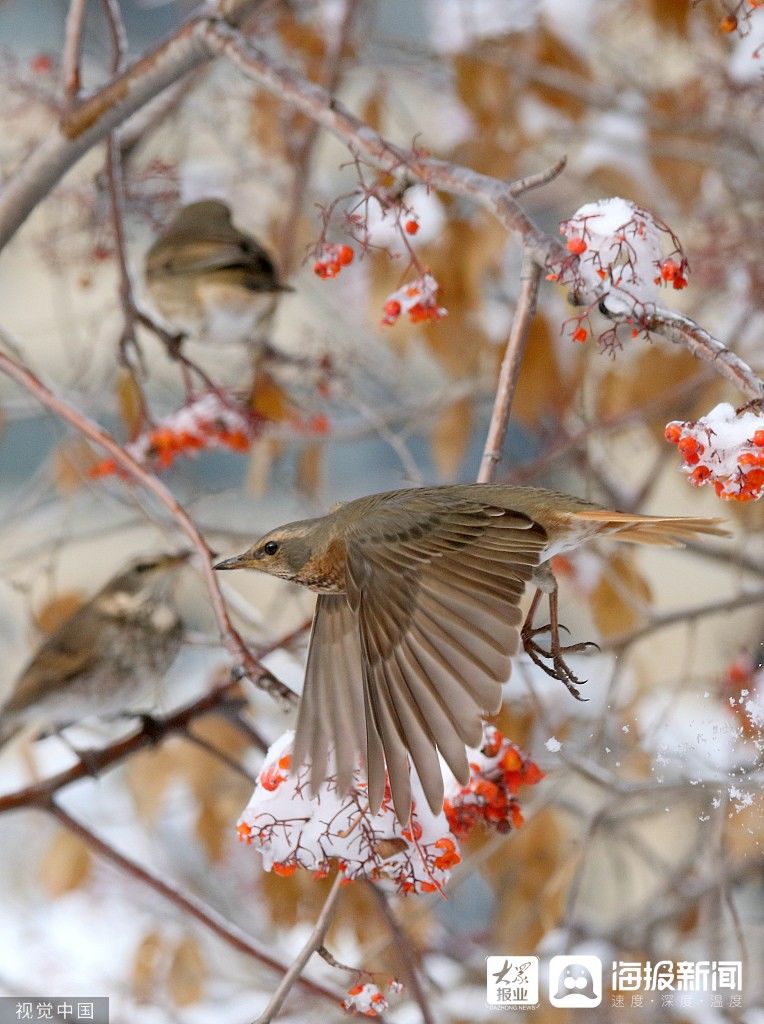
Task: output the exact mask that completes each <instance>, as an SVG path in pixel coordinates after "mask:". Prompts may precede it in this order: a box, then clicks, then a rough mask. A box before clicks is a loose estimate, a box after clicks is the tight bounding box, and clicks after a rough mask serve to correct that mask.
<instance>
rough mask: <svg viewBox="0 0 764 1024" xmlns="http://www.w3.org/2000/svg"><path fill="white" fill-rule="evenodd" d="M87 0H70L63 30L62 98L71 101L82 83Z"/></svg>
mask: <svg viewBox="0 0 764 1024" xmlns="http://www.w3.org/2000/svg"><path fill="white" fill-rule="evenodd" d="M87 2H88V0H70V2H69V10H68V11H67V15H66V29H65V31H64V52H63V56H62V59H61V65H62V71H63V76H62V82H63V87H64V99H65V101H66V102H67V103H73V102H74V100H75V99H76V98H77V94H78V93H79V91H80V87H81V85H82V81H81V77H80V56H81V50H82V29H83V27H84V24H85V9H86V8H87Z"/></svg>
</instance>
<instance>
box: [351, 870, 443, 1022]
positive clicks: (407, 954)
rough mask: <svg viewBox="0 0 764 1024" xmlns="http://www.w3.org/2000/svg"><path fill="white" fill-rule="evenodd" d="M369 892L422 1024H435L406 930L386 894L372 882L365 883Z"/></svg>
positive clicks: (415, 954) (417, 957)
mask: <svg viewBox="0 0 764 1024" xmlns="http://www.w3.org/2000/svg"><path fill="white" fill-rule="evenodd" d="M367 884H368V886H369V888H370V889H371V891H372V892H373V894H374V896H375V898H376V900H377V903H378V904H379V909H380V910H381V911H382V916H383V917H384V919H385V921H386V923H387V927H388V928H389V929H390V937H391V940H392V942H393V944H394V945H395V947H396V949H397V951H398V953H399V955H400V958H401V963H402V964H403V969H404V971H405V973H406V982H407V984H408V985H409V987H410V989H411V993H412V995H413V996H414V999H416V1001H417V1005H418V1006H419V1009H420V1011H421V1014H422V1024H435V1018H434V1017H433V1015H432V1007H431V1006H430V1003H429V1001H428V999H427V994H426V993H425V990H424V987H423V985H422V982H421V979H420V977H419V970H418V962H419V956H418V955H417V951H416V950H415V949H414V948H413V944H412V942H411V939H410V938H409V936H408V934H407V933H406V930H405V929H404V928H403V927H402V925H401V923H400V922H399V921H398V918H397V917H396V916H395V913H394V911H393V908H392V907H391V906H390V900H389V899H388V898H387V894H386V893H385V892H383V890H382V889H381V888H380V887H379V886H378V885H375V883H374V882H371V881H370V882H368V883H367Z"/></svg>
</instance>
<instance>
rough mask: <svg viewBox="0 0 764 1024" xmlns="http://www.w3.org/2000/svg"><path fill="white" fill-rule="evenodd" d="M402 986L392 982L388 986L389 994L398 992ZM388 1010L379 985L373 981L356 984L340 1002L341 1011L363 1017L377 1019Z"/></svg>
mask: <svg viewBox="0 0 764 1024" xmlns="http://www.w3.org/2000/svg"><path fill="white" fill-rule="evenodd" d="M401 988H402V986H401V984H400V982H396V981H393V983H392V984H391V985H390V991H391V992H399V991H400V990H401ZM387 1008H388V1002H387V1000H386V999H385V997H384V995H383V994H382V991H381V990H380V988H379V985H376V984H375V983H374V982H373V981H367V982H360V981H359V982H358V983H357V984H356V985H353V986H351V987H350V988H349V989H348V991H347V996H346V998H345V999H344V1000H343V1002H342V1009H343V1010H349V1011H350V1012H351V1013H354V1014H360V1015H362V1016H364V1017H377V1016H378V1015H379V1014H380V1013H384V1012H385V1010H386V1009H387Z"/></svg>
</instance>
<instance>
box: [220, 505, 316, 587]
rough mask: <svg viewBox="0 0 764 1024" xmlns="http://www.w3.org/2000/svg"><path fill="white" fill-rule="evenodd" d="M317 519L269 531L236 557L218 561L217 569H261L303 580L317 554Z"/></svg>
mask: <svg viewBox="0 0 764 1024" xmlns="http://www.w3.org/2000/svg"><path fill="white" fill-rule="evenodd" d="M315 527H316V520H314V519H305V520H301V521H300V522H296V523H287V525H286V526H279V527H278V529H276V530H271V532H270V533H266V534H265V536H263V537H261V538H260V540H257V541H255V543H254V544H253V545H252V546H251V547H249V548H247V550H246V551H243V552H242V553H241V554H240V555H234V556H233V558H226V559H224V560H223V561H222V562H218V563H217V564H216V565H215V566H214V568H215V569H257V570H258V572H267V573H268V574H269V575H270V576H279V577H281V579H283V580H297V581H299V579H300V577H301V575H302V571H303V569H304V568H305V566H306V564H307V563H308V562H309V561H310V559H311V558H312V557H313V555H314V554H315V545H314V543H313V541H314V532H315Z"/></svg>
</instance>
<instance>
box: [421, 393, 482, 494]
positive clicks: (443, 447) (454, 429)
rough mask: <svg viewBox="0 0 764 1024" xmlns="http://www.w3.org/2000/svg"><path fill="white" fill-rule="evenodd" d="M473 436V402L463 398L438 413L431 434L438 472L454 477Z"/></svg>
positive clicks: (443, 475) (450, 478)
mask: <svg viewBox="0 0 764 1024" xmlns="http://www.w3.org/2000/svg"><path fill="white" fill-rule="evenodd" d="M471 436H472V403H471V401H470V400H469V399H468V398H461V399H459V401H457V402H454V403H453V404H452V405H450V406H449V407H448V408H447V409H445V410H444V411H443V412H441V413H439V414H438V417H437V419H436V421H435V426H434V427H433V429H432V433H431V434H430V444H431V446H432V458H433V461H434V463H435V466H436V467H437V470H438V473H439V475H440V476H441V477H443V478H444V479H446V480H452V479H454V478H455V477H456V476H457V475H458V473H459V469H460V467H461V465H462V462H463V461H464V456H465V455H466V453H467V446H468V445H469V442H470V437H471Z"/></svg>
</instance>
